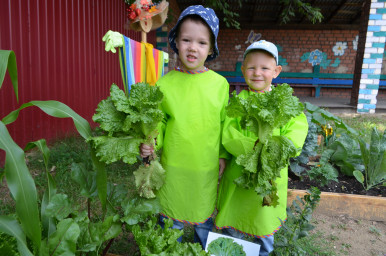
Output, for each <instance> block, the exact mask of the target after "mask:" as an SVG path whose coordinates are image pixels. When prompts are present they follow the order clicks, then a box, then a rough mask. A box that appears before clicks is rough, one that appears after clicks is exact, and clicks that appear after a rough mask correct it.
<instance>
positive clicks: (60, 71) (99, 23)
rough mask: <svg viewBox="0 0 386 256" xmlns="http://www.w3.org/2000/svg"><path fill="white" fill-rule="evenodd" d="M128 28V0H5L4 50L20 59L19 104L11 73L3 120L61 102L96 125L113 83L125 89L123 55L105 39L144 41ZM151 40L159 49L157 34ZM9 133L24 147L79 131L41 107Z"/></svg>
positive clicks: (1, 105) (0, 92) (1, 96)
mask: <svg viewBox="0 0 386 256" xmlns="http://www.w3.org/2000/svg"><path fill="white" fill-rule="evenodd" d="M125 23H126V18H125V4H124V0H67V1H54V0H1V4H0V49H3V50H13V51H14V52H15V54H16V60H17V66H18V76H19V102H16V99H15V97H14V93H13V88H12V84H11V82H10V79H9V75H8V74H7V75H6V78H5V80H4V83H3V86H2V88H1V89H0V119H2V118H3V117H4V116H5V115H7V114H8V113H10V112H11V111H13V110H15V109H16V108H18V106H20V105H21V104H23V103H26V102H29V101H31V100H57V101H60V102H63V103H65V104H67V105H68V106H69V107H71V108H72V109H73V110H74V111H75V112H77V113H78V114H79V115H81V116H82V117H84V118H85V119H87V120H88V121H89V122H90V123H91V125H92V126H95V124H94V123H92V120H91V118H92V115H93V114H94V112H95V109H96V107H97V104H98V102H99V101H100V100H102V99H104V98H106V97H107V95H108V94H109V88H110V86H111V84H112V83H116V84H118V85H119V86H122V78H121V73H120V67H119V61H118V53H116V54H113V53H111V52H106V51H105V50H104V42H103V41H102V37H103V35H104V34H105V33H106V32H107V31H108V30H113V31H118V32H120V33H122V34H124V35H126V36H127V37H130V38H132V39H134V40H137V41H140V40H141V38H140V33H139V32H134V31H131V30H127V29H125ZM147 40H148V42H150V43H152V44H153V45H154V44H155V40H156V39H155V32H154V31H152V32H151V33H149V34H148V36H147ZM7 128H8V130H9V131H10V134H11V136H12V137H13V138H14V140H15V141H16V142H17V143H18V144H19V145H20V146H21V147H24V146H25V144H26V143H27V142H29V141H33V140H38V139H40V138H46V139H48V140H49V139H53V138H55V137H57V136H61V135H63V134H65V133H68V132H73V131H75V130H74V125H73V123H72V121H71V120H70V119H57V118H53V117H50V116H48V115H46V114H45V113H43V112H42V111H41V110H40V109H38V108H36V107H30V108H29V109H28V108H27V109H24V110H22V111H21V113H20V116H19V118H18V120H17V121H16V122H15V123H13V124H10V125H8V126H7ZM0 154H2V153H0ZM1 158H2V156H1V155H0V160H1Z"/></svg>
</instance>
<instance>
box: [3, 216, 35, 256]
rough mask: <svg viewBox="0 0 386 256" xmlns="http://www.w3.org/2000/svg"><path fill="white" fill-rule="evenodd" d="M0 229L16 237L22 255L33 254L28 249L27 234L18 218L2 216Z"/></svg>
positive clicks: (29, 255)
mask: <svg viewBox="0 0 386 256" xmlns="http://www.w3.org/2000/svg"><path fill="white" fill-rule="evenodd" d="M0 231H1V232H3V233H5V234H8V235H10V236H13V237H15V238H16V241H17V247H18V249H19V252H20V254H21V255H22V256H33V254H32V253H31V251H30V250H28V247H27V242H26V239H25V234H24V232H23V230H22V228H21V227H20V225H19V223H18V222H17V220H16V219H14V218H13V217H10V216H0Z"/></svg>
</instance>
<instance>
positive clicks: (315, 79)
mask: <svg viewBox="0 0 386 256" xmlns="http://www.w3.org/2000/svg"><path fill="white" fill-rule="evenodd" d="M240 68H241V63H240V62H238V63H237V64H236V71H230V72H229V71H218V72H217V73H219V74H220V75H222V76H224V77H225V78H226V79H227V80H228V83H229V84H230V85H231V86H234V87H235V90H236V91H237V93H239V92H240V91H241V90H242V89H243V87H247V85H246V83H245V80H244V77H243V74H242V73H241V69H240ZM313 71H314V72H313V73H286V72H283V73H280V75H279V77H277V78H275V79H273V81H272V83H273V84H282V83H287V84H289V85H290V86H291V87H303V88H312V89H313V91H312V96H313V97H315V98H318V97H320V91H321V89H322V88H335V89H351V88H352V84H353V77H354V75H352V74H334V73H320V72H319V71H320V66H314V70H313ZM383 77H384V79H386V76H384V75H381V79H382V78H383ZM379 89H380V90H384V89H386V80H381V81H380V83H379Z"/></svg>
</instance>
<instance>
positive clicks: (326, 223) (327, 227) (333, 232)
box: [288, 172, 386, 256]
mask: <svg viewBox="0 0 386 256" xmlns="http://www.w3.org/2000/svg"><path fill="white" fill-rule="evenodd" d="M311 186H316V187H319V189H320V190H321V191H324V192H334V193H346V194H358V195H367V196H381V197H385V196H386V189H385V187H383V188H372V189H370V190H368V191H366V190H365V189H364V188H363V186H362V184H361V183H359V182H358V181H357V180H356V179H355V177H350V176H345V175H339V177H338V182H335V181H331V182H330V183H329V184H328V185H327V186H324V187H320V184H317V182H315V181H311V180H309V178H308V177H304V178H303V179H302V180H300V178H299V177H297V176H296V175H294V174H292V173H291V172H289V179H288V187H289V188H293V189H301V190H307V189H309V188H310V187H311ZM385 212H386V209H385ZM312 222H313V224H314V225H315V226H316V227H315V229H314V230H313V231H312V233H316V234H318V236H319V237H322V239H320V240H321V241H325V242H326V243H328V244H329V245H330V246H329V247H330V248H331V250H332V251H333V252H334V253H335V255H350V256H351V255H352V256H363V255H369V256H373V255H374V256H375V255H376V256H378V255H379V256H385V255H386V222H385V221H371V220H360V219H354V218H352V217H350V216H347V215H339V216H333V217H332V216H327V215H323V214H317V213H314V214H313V220H312Z"/></svg>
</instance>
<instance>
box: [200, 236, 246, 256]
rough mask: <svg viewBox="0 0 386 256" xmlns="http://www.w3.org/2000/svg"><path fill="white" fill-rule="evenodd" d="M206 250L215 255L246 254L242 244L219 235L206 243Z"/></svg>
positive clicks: (237, 255)
mask: <svg viewBox="0 0 386 256" xmlns="http://www.w3.org/2000/svg"><path fill="white" fill-rule="evenodd" d="M208 252H209V253H210V254H211V255H215V256H226V255H232V256H243V255H246V254H245V252H244V250H243V246H242V245H240V244H238V243H236V242H234V241H233V239H232V238H224V237H220V238H217V239H216V240H214V241H212V242H211V243H210V244H209V245H208Z"/></svg>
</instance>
